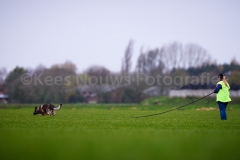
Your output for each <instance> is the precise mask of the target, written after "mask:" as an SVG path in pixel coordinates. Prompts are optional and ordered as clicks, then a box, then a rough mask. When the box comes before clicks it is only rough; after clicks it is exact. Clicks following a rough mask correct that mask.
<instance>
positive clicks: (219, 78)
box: [218, 73, 225, 81]
mask: <svg viewBox="0 0 240 160" xmlns="http://www.w3.org/2000/svg"><path fill="white" fill-rule="evenodd" d="M224 77H225V76H224V74H222V73H221V74H219V75H218V80H219V81H222V80H223V78H224Z"/></svg>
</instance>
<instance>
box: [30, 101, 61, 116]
mask: <svg viewBox="0 0 240 160" xmlns="http://www.w3.org/2000/svg"><path fill="white" fill-rule="evenodd" d="M61 106H62V104H59V105H58V107H56V108H55V107H54V105H52V104H43V105H41V106H38V107H35V109H34V112H33V114H34V115H36V114H42V115H43V116H45V115H49V116H55V115H56V112H55V111H57V110H59V109H61Z"/></svg>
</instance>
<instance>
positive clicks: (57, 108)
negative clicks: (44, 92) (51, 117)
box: [54, 104, 62, 111]
mask: <svg viewBox="0 0 240 160" xmlns="http://www.w3.org/2000/svg"><path fill="white" fill-rule="evenodd" d="M61 107H62V104H59V105H58V107H56V108H54V111H57V110H59V109H61Z"/></svg>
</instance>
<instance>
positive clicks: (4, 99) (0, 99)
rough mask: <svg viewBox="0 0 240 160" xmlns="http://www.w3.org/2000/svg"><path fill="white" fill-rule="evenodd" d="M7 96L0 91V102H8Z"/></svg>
mask: <svg viewBox="0 0 240 160" xmlns="http://www.w3.org/2000/svg"><path fill="white" fill-rule="evenodd" d="M8 100H9V96H8V95H6V94H4V93H3V92H0V103H8Z"/></svg>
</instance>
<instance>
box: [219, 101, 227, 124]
mask: <svg viewBox="0 0 240 160" xmlns="http://www.w3.org/2000/svg"><path fill="white" fill-rule="evenodd" d="M217 103H218V107H219V111H220V117H221V120H227V114H226V108H227V105H228V102H219V101H218V102H217Z"/></svg>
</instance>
